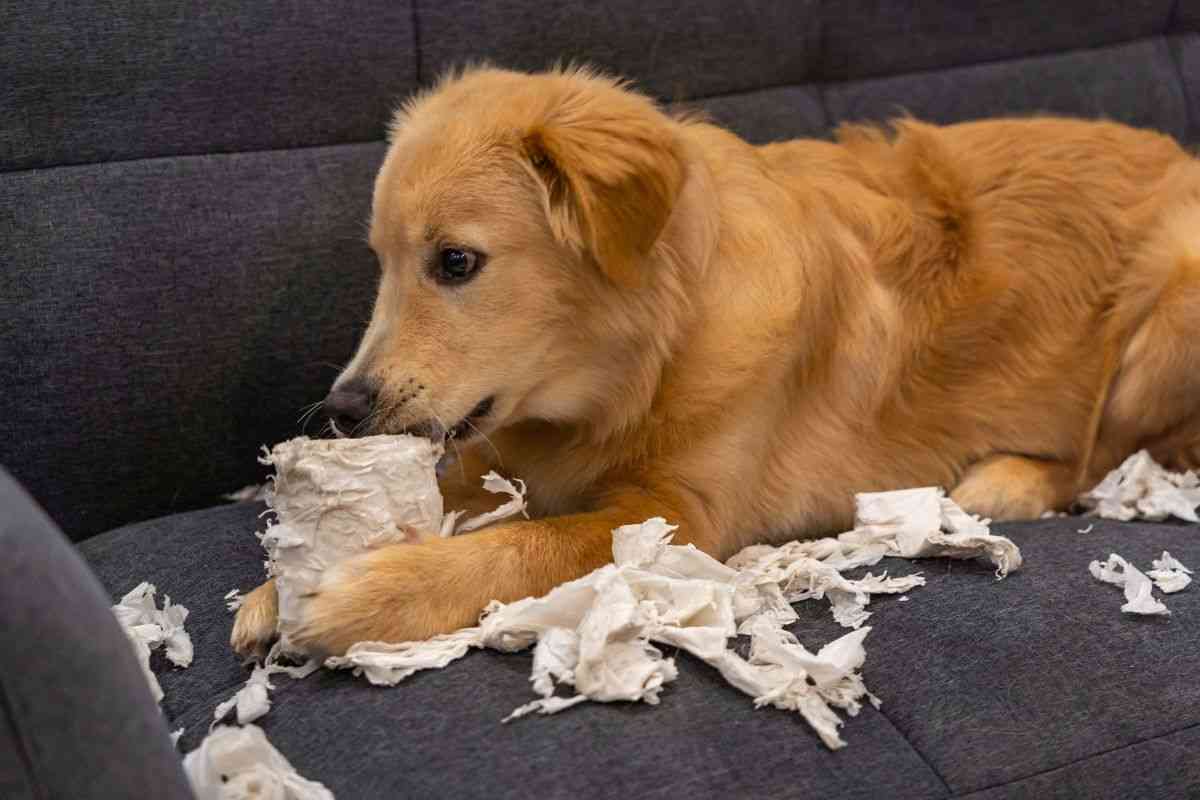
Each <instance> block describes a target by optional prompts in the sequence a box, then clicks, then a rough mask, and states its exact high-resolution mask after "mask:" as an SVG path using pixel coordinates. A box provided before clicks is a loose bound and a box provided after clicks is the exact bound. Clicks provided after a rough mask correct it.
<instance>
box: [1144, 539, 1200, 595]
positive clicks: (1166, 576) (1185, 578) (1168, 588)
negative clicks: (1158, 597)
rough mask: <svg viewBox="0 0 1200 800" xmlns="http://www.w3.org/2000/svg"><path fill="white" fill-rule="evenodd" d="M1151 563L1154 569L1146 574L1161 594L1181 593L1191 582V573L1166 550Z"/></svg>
mask: <svg viewBox="0 0 1200 800" xmlns="http://www.w3.org/2000/svg"><path fill="white" fill-rule="evenodd" d="M1151 563H1152V564H1153V567H1154V568H1153V569H1151V570H1149V571H1148V572H1147V573H1146V574H1147V575H1148V576H1150V578H1152V579H1153V580H1154V585H1155V586H1157V587H1158V590H1159V591H1160V592H1162V593H1163V594H1174V593H1175V592H1179V591H1183V590H1184V589H1186V588H1187V587H1188V585H1189V584H1190V583H1191V582H1192V577H1191V574H1192V571H1191V570H1190V569H1188V568H1187V567H1185V566H1184V565H1183V564H1180V563H1179V561H1178V560H1177V559H1176V558H1175V557H1174V556H1172V555H1171V554H1170V553H1169V552H1167V551H1166V550H1163V554H1162V558H1156V559H1154V561H1153V562H1151Z"/></svg>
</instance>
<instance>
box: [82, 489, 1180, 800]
mask: <svg viewBox="0 0 1200 800" xmlns="http://www.w3.org/2000/svg"><path fill="white" fill-rule="evenodd" d="M260 510H261V506H259V505H242V506H230V507H224V508H216V509H211V510H207V511H201V512H195V513H192V514H186V515H179V516H175V517H171V518H167V519H163V520H157V521H154V522H149V523H143V524H139V525H134V526H130V527H128V528H125V529H122V530H119V531H114V532H112V533H108V534H105V535H103V536H100V537H96V538H93V539H90V540H88V541H87V542H84V543H83V544H82V545H81V548H82V550H83V552H84V554H85V556H86V557H87V559H88V560H89V562H90V563H91V565H92V567H93V568H94V569H95V570H96V571H97V572H98V573H99V575H100V576H101V578H102V580H103V582H104V583H105V585H106V586H107V587H108V588H109V590H110V592H111V593H112V594H113V595H114V596H116V595H117V594H119V593H120V592H123V591H125V590H127V589H128V588H130V587H132V586H133V585H135V584H136V583H137V582H138V581H140V580H143V579H146V580H153V581H156V582H157V583H158V584H159V585H160V586H161V587H162V588H163V589H164V590H168V591H170V593H171V596H172V597H173V598H177V599H179V600H180V601H181V602H183V603H184V604H185V605H187V606H188V607H189V608H190V609H191V610H192V617H190V618H189V627H190V628H192V630H193V637H194V638H195V639H196V652H197V657H196V663H195V665H194V666H193V667H192V668H190V669H188V670H183V671H168V672H167V673H166V674H164V675H162V684H163V688H164V689H165V690H166V692H167V698H166V700H165V701H164V704H163V707H164V709H165V710H166V713H167V715H168V717H169V718H170V719H171V720H172V724H173V725H180V724H181V725H186V726H187V734H186V735H185V737H184V740H183V747H184V749H188V748H191V747H194V746H196V744H197V743H198V741H199V740H200V738H201V737H202V736H203V734H204V732H205V730H206V729H207V724H208V722H209V720H210V718H211V713H212V708H213V706H214V705H215V704H216V703H217V702H219V701H221V700H223V699H225V698H226V697H228V696H229V695H230V694H231V693H232V691H233V689H234V688H235V687H236V686H237V685H238V683H239V681H240V680H241V679H243V678H244V676H245V673H244V672H243V671H241V669H240V668H239V666H238V664H237V660H236V658H235V657H234V656H233V655H232V654H231V653H230V652H229V650H228V647H227V644H226V638H227V636H228V632H229V629H230V626H231V624H232V615H230V614H229V613H228V612H227V611H226V610H225V608H224V605H223V603H222V600H221V597H222V595H224V594H225V592H226V591H228V590H229V589H230V588H234V587H235V586H236V587H239V588H242V589H248V588H250V587H252V586H253V585H255V584H256V583H258V582H259V581H260V580H261V577H262V565H261V550H260V548H259V545H258V542H257V540H256V539H255V538H254V537H253V536H252V535H251V531H252V530H253V529H254V527H255V525H256V524H257V520H256V515H257V513H258V512H259V511H260ZM1084 524H1085V521H1081V520H1078V519H1055V520H1048V521H1044V522H1039V523H1030V524H1022V525H1004V526H997V530H998V531H1000V532H1003V533H1006V534H1008V535H1010V536H1012V537H1013V539H1014V540H1015V541H1017V542H1018V544H1019V545H1020V546H1021V548H1022V551H1023V553H1024V555H1025V559H1026V566H1025V568H1024V569H1023V570H1021V571H1020V572H1018V573H1014V574H1013V575H1011V576H1010V577H1009V578H1007V579H1006V580H1003V581H996V580H994V578H993V577H992V573H991V570H990V569H989V568H987V567H986V566H984V565H982V564H977V563H974V562H949V561H944V560H931V561H923V562H915V563H914V562H906V561H900V560H889V561H885V562H884V564H883V566H884V567H886V568H887V569H888V570H889V572H890V573H891V574H907V573H910V572H913V571H923V572H924V574H925V575H926V577H927V578H928V580H929V585H928V586H926V587H924V588H920V589H916V590H914V591H913V592H912V593H910V595H909V597H910V599H909V600H908V601H905V602H901V601H899V600H898V599H897V598H894V597H884V598H880V599H878V600H876V602H875V603H873V604H872V606H871V610H872V611H874V612H875V616H874V617H873V618H872V619H871V620H870V622H869V624H871V625H872V626H873V630H872V632H871V634H870V635H869V636H868V638H867V653H868V656H867V663H866V667H865V670H864V675H865V677H866V680H867V684H868V686H869V687H870V688H871V689H872V691H874V692H875V693H876V694H877V695H879V697H880V698H882V700H883V707H882V710H881V712H877V711H875V710H874V709H869V708H868V709H867V710H865V711H864V712H863V713H862V714H861V715H860V716H859V717H857V718H855V719H851V720H849V721H848V722H847V724H846V726H845V728H844V729H843V733H844V736H845V738H846V740H847V741H848V742H849V746H848V747H847V748H846V749H845V750H843V751H841V752H838V753H831V752H828V751H827V750H825V748H824V747H823V746H822V745H821V744H820V743H819V741H818V740H817V739H816V738H815V736H814V735H813V734H812V732H811V731H810V730H809V729H808V727H807V726H806V725H805V724H804V723H803V722H802V721H800V720H798V719H796V718H794V717H792V716H789V715H788V714H785V713H783V712H779V711H775V710H759V711H755V710H753V708H752V703H751V702H750V701H749V699H748V698H746V697H744V696H743V695H741V694H739V693H738V692H736V691H735V690H733V689H731V688H730V687H728V686H726V685H725V684H724V682H723V681H722V680H721V679H720V678H719V677H717V676H716V675H715V674H714V673H713V672H712V671H711V670H709V669H708V668H707V667H706V666H704V665H703V664H700V663H698V662H696V661H694V660H693V659H691V658H689V657H687V656H686V655H683V656H681V658H680V672H681V675H680V678H679V680H678V681H677V682H675V683H673V684H671V685H670V686H669V687H668V688H667V689H666V690H665V691H664V693H663V696H662V703H661V704H660V705H659V706H658V707H656V708H650V707H645V706H632V705H624V704H616V705H586V706H583V707H579V708H575V709H572V710H570V711H568V712H565V713H564V714H562V715H560V716H558V717H554V718H547V719H542V718H537V719H527V720H522V721H519V722H516V723H510V724H508V725H503V726H502V725H500V724H499V720H500V719H501V718H502V717H504V716H505V715H506V714H507V713H508V712H509V711H511V710H512V709H513V708H514V707H515V706H517V705H519V704H521V703H523V702H526V701H527V700H529V699H530V698H531V696H532V695H531V694H530V689H529V685H528V675H529V656H528V654H517V655H500V654H495V653H489V652H478V653H473V654H471V655H469V656H468V657H467V658H466V659H464V660H463V661H460V662H457V663H455V664H453V665H451V666H449V667H447V668H446V669H444V670H441V671H435V672H428V673H421V674H419V675H416V676H414V677H413V678H411V679H409V680H408V681H406V682H405V683H403V684H401V685H400V686H398V687H395V688H392V689H378V688H373V687H371V686H369V685H367V684H365V683H364V682H362V681H357V680H354V679H352V678H350V677H349V676H347V675H343V674H329V673H324V672H322V673H318V674H317V675H315V676H313V677H311V678H309V679H307V680H305V681H299V682H297V681H292V680H290V679H287V678H280V679H279V682H278V683H279V689H278V691H276V692H275V693H274V695H273V697H274V701H275V706H274V708H273V710H272V711H271V713H270V714H269V715H268V716H267V717H266V718H264V719H263V720H262V725H263V727H264V729H266V730H267V732H268V734H269V735H270V736H271V739H272V741H273V742H275V743H276V745H277V746H278V747H279V748H280V749H281V750H282V752H284V754H285V755H287V756H288V758H289V759H291V760H292V761H293V763H295V764H296V766H297V767H298V768H299V769H300V771H301V772H302V773H304V774H306V775H308V776H309V777H312V778H315V779H318V780H321V781H323V782H325V783H327V784H328V785H329V786H330V787H331V788H332V789H334V790H335V791H338V792H342V793H344V795H345V796H350V797H372V796H394V795H404V796H463V797H474V796H480V797H482V796H490V797H497V796H516V795H518V794H519V795H520V796H549V797H560V796H561V797H567V796H580V795H587V796H603V797H619V796H625V795H631V794H632V795H637V796H643V795H648V796H660V795H661V796H663V797H667V796H700V797H709V796H718V795H720V794H722V793H726V794H727V795H728V796H745V797H808V796H814V795H815V796H825V797H830V798H840V797H947V796H958V795H966V794H970V793H971V792H978V791H983V790H986V789H993V788H994V789H995V792H994V793H992V794H986V795H983V797H985V798H987V800H992V798H994V797H1032V798H1036V797H1046V796H1050V797H1088V796H1092V795H1093V794H1095V795H1097V796H1113V797H1115V796H1117V794H1116V793H1115V792H1112V791H1111V790H1110V789H1109V788H1108V783H1109V782H1110V781H1113V780H1115V779H1116V778H1115V776H1116V775H1118V774H1122V773H1120V772H1119V771H1118V768H1117V767H1116V766H1113V765H1125V766H1126V767H1128V768H1130V769H1132V767H1133V766H1134V765H1137V764H1142V765H1145V766H1146V767H1148V768H1150V767H1153V768H1154V773H1153V775H1146V776H1143V774H1142V773H1140V772H1137V771H1133V772H1129V771H1127V772H1125V773H1123V774H1124V775H1125V779H1126V780H1130V781H1133V786H1134V787H1138V788H1139V790H1140V789H1141V788H1144V789H1146V792H1145V793H1143V794H1141V795H1139V794H1138V792H1137V791H1133V792H1132V796H1154V797H1161V798H1172V797H1186V796H1188V794H1187V791H1188V787H1191V786H1194V784H1195V781H1196V780H1197V770H1196V768H1194V767H1191V766H1189V767H1187V768H1183V767H1182V766H1180V767H1178V768H1172V758H1178V759H1180V760H1181V761H1182V760H1186V758H1187V756H1188V753H1189V752H1192V751H1191V750H1189V748H1193V749H1194V748H1195V742H1196V740H1195V739H1194V738H1190V737H1186V736H1183V737H1181V733H1180V732H1181V731H1187V730H1188V728H1189V726H1196V725H1197V724H1198V723H1200V684H1197V682H1196V680H1195V673H1196V664H1198V663H1200V625H1196V624H1195V622H1196V619H1198V618H1200V591H1198V590H1197V588H1196V587H1195V586H1193V587H1190V588H1189V589H1188V590H1186V591H1184V592H1182V593H1179V594H1176V595H1171V596H1169V597H1167V598H1166V602H1167V604H1168V606H1170V608H1171V609H1172V611H1173V612H1174V616H1172V617H1171V618H1170V619H1169V620H1159V619H1141V618H1135V617H1131V616H1128V615H1124V614H1122V613H1121V612H1120V610H1119V609H1120V605H1121V603H1122V601H1123V600H1122V594H1121V592H1120V590H1119V589H1117V588H1115V587H1112V586H1108V585H1105V584H1101V583H1098V582H1097V581H1095V580H1094V579H1093V578H1092V577H1091V576H1090V575H1089V574H1088V572H1087V564H1088V562H1089V561H1091V560H1092V559H1095V558H1104V557H1106V556H1107V555H1108V554H1109V553H1110V552H1113V551H1116V552H1119V553H1121V554H1122V555H1124V556H1125V557H1127V558H1129V559H1131V560H1133V561H1134V562H1135V563H1136V564H1139V565H1141V566H1143V567H1149V562H1150V560H1151V559H1152V558H1154V557H1157V556H1158V555H1160V554H1161V552H1162V550H1164V549H1166V550H1170V551H1171V552H1172V553H1173V554H1174V555H1176V556H1177V557H1178V558H1179V559H1181V560H1182V561H1183V562H1184V563H1185V564H1189V565H1192V566H1195V565H1197V564H1200V536H1198V535H1197V533H1198V529H1197V528H1196V527H1195V526H1175V525H1150V524H1126V525H1122V524H1117V523H1109V522H1098V523H1096V526H1095V528H1094V529H1093V531H1092V532H1090V533H1087V534H1081V533H1078V532H1077V531H1078V529H1079V528H1081V527H1083V526H1084ZM797 609H798V610H799V612H800V614H801V621H800V622H799V623H797V624H796V626H794V628H793V630H794V632H795V633H796V634H797V636H799V637H800V639H801V641H803V642H804V643H805V644H806V645H808V646H810V647H816V646H819V645H821V644H823V643H825V642H827V641H829V640H830V639H832V638H834V637H836V636H838V635H840V634H842V633H844V632H845V631H844V630H843V629H841V628H839V627H838V626H837V625H835V624H834V623H833V622H832V619H831V618H830V615H829V611H828V608H827V606H825V605H824V604H822V603H805V604H801V605H799V606H797ZM1106 759H1111V760H1106ZM1097 765H1107V766H1104V768H1103V769H1099V768H1098V767H1097ZM1150 789H1153V793H1151V792H1150ZM1051 790H1053V791H1051ZM1104 792H1110V794H1109V795H1105V794H1104Z"/></svg>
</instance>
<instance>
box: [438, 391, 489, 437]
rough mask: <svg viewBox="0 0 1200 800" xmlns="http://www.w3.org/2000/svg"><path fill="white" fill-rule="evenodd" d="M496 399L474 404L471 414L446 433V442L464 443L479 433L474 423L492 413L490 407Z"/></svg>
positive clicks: (485, 399)
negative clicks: (453, 440) (452, 440)
mask: <svg viewBox="0 0 1200 800" xmlns="http://www.w3.org/2000/svg"><path fill="white" fill-rule="evenodd" d="M495 403H496V398H495V397H494V396H493V397H485V398H484V399H482V400H480V401H479V402H478V403H476V404H475V407H474V408H472V409H471V412H470V413H469V414H467V415H466V416H465V417H463V418H462V419H460V420H459V421H458V422H456V423H455V424H454V425H452V426H451V427H450V429H449V430H447V431H446V440H447V441H449V440H450V439H455V440H457V441H460V442H461V441H464V440H466V439H470V438H471V437H472V436H474V435H475V434H477V433H479V428H477V427H476V426H475V423H476V422H479V421H481V420H482V419H484V418H485V417H486V416H487V415H488V414H490V413H492V406H493V405H495Z"/></svg>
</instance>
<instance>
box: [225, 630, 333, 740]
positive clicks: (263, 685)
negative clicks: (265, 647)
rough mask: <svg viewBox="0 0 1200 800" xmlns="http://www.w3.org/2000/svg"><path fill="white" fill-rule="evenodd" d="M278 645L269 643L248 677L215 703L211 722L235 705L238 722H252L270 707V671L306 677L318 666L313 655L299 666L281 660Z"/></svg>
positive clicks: (319, 664) (275, 673) (274, 673)
mask: <svg viewBox="0 0 1200 800" xmlns="http://www.w3.org/2000/svg"><path fill="white" fill-rule="evenodd" d="M281 648H282V645H281V643H280V642H276V643H275V644H274V645H273V646H272V647H271V651H270V652H269V653H267V657H266V658H265V659H263V663H261V664H255V666H254V670H253V672H251V673H250V678H249V679H248V680H247V681H246V683H245V684H244V685H243V686H242V688H241V689H238V691H237V693H236V694H234V696H233V697H231V698H229V699H228V700H226V701H224V702H222V703H219V704H218V705H217V707H216V709H215V710H214V711H213V722H212V724H213V725H216V724H217V723H218V722H220V721H221V720H222V719H224V718H225V715H226V714H228V713H229V712H230V711H232V710H234V709H237V721H238V724H239V725H245V724H246V723H248V722H253V721H254V720H256V719H258V718H259V717H261V716H263V715H265V714H266V713H267V712H268V711H270V710H271V696H270V694H269V692H270V691H271V690H272V689H274V688H275V687H274V685H272V684H271V680H270V679H271V676H272V675H279V674H283V675H290V676H291V677H293V678H297V679H300V678H307V677H308V676H309V675H311V674H313V673H314V672H316V671H317V670H318V669H320V667H321V662H320V661H318V660H317V659H315V658H313V659H308V660H307V661H305V663H303V664H300V665H298V666H290V665H287V664H282V663H280V658H282V657H283V654H282V652H281Z"/></svg>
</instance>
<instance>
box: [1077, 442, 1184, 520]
mask: <svg viewBox="0 0 1200 800" xmlns="http://www.w3.org/2000/svg"><path fill="white" fill-rule="evenodd" d="M1079 503H1080V505H1082V506H1083V507H1084V508H1086V509H1089V510H1090V512H1091V513H1093V514H1095V515H1097V516H1100V517H1104V518H1105V519H1116V520H1120V521H1122V522H1128V521H1129V520H1132V519H1145V520H1151V521H1155V522H1157V521H1161V520H1164V519H1167V518H1168V517H1178V518H1179V519H1181V520H1186V521H1187V522H1200V517H1198V516H1197V515H1196V509H1197V507H1198V506H1200V478H1198V477H1197V476H1196V473H1195V472H1192V471H1190V470H1189V471H1188V472H1169V471H1167V470H1166V469H1165V468H1163V467H1162V466H1161V465H1159V464H1158V463H1157V462H1156V461H1155V460H1154V459H1153V458H1151V457H1150V454H1149V453H1147V452H1146V451H1145V450H1140V451H1138V452H1136V453H1134V454H1133V455H1131V456H1130V457H1129V458H1127V459H1125V461H1124V462H1123V463H1122V464H1121V466H1119V467H1117V468H1116V469H1114V470H1113V471H1112V472H1110V473H1108V475H1107V476H1106V477H1105V478H1104V480H1102V481H1101V482H1100V483H1099V484H1097V485H1096V487H1095V488H1094V489H1092V490H1091V491H1090V492H1085V493H1084V494H1083V495H1082V496H1080V498H1079Z"/></svg>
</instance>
